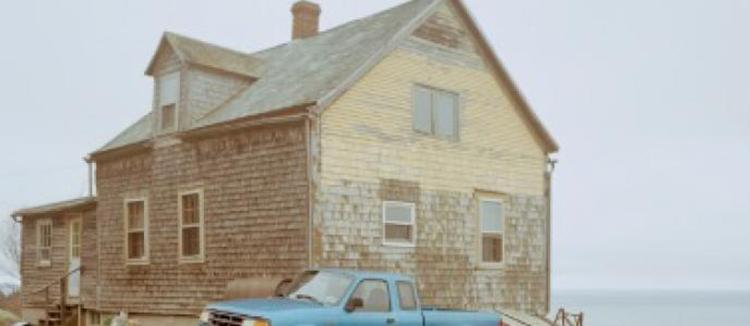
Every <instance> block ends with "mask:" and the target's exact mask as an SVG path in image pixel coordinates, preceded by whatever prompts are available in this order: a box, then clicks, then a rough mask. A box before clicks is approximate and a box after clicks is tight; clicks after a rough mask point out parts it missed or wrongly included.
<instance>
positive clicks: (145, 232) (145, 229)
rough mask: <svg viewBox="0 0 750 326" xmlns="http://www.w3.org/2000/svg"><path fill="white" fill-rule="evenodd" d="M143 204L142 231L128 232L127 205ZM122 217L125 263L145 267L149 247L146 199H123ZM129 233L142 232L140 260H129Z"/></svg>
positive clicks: (147, 260) (128, 217)
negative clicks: (123, 222)
mask: <svg viewBox="0 0 750 326" xmlns="http://www.w3.org/2000/svg"><path fill="white" fill-rule="evenodd" d="M139 202H142V203H143V229H137V230H132V231H131V230H130V216H128V205H129V204H131V203H139ZM123 216H124V217H125V218H124V220H125V250H124V253H125V261H126V262H127V264H128V265H146V264H148V263H149V260H150V254H149V252H150V246H149V214H148V198H145V197H139V198H128V199H125V201H124V205H123ZM131 232H143V257H141V258H130V237H129V235H130V233H131Z"/></svg>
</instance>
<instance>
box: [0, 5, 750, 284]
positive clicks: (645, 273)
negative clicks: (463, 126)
mask: <svg viewBox="0 0 750 326" xmlns="http://www.w3.org/2000/svg"><path fill="white" fill-rule="evenodd" d="M291 3H292V1H289V0H286V1H270V0H267V1H260V0H242V1H240V0H236V1H202V0H201V1H198V0H192V1H185V0H171V1H154V0H138V1H132V0H131V1H100V0H89V1H78V0H75V1H74V0H68V1H37V0H24V1H20V0H17V1H12V2H9V1H8V2H5V3H4V4H3V9H2V11H1V12H0V39H1V40H2V42H3V46H2V51H0V59H2V60H0V62H2V67H3V69H2V74H0V90H2V91H0V92H2V93H1V94H2V101H1V102H0V105H1V106H2V109H0V110H2V113H3V119H2V128H0V147H2V149H3V157H2V159H0V185H1V186H0V214H1V215H3V216H7V215H9V214H10V212H11V211H12V210H13V209H16V208H19V207H24V206H28V205H35V204H39V203H44V202H49V201H56V200H61V199H67V198H72V197H76V196H79V195H83V194H85V193H86V166H85V164H84V163H83V161H82V159H81V158H82V157H83V156H85V155H86V154H87V153H89V152H91V151H92V150H94V149H96V148H98V147H99V146H101V145H103V144H104V143H106V142H107V141H108V140H110V139H111V138H112V137H114V136H115V134H116V133H118V132H119V131H121V130H122V129H123V128H125V127H127V126H128V125H129V124H131V123H132V122H134V121H135V120H137V119H138V118H139V117H140V116H141V115H142V114H144V113H145V112H146V110H148V108H149V106H150V104H151V95H152V94H151V87H152V85H151V80H150V79H149V78H147V77H145V76H144V75H143V71H144V70H145V68H146V65H147V64H148V61H149V59H150V57H151V55H152V54H153V52H154V50H155V48H156V45H157V43H158V40H159V38H160V36H161V33H162V31H164V30H171V31H175V32H179V33H183V34H187V35H190V36H193V37H196V38H199V39H203V40H208V41H211V42H214V43H217V44H220V45H225V46H229V47H232V48H236V49H239V50H246V51H252V50H258V49H262V48H265V47H268V46H272V45H275V44H278V43H281V42H285V41H287V40H288V39H289V35H290V21H291V18H290V13H289V7H290V5H291ZM320 3H321V4H322V6H323V16H322V25H323V28H324V29H325V28H329V27H332V26H335V25H338V24H340V23H343V22H346V21H348V20H350V19H353V18H357V17H362V16H365V15H368V14H371V13H374V12H376V11H379V10H382V9H385V8H388V7H390V6H393V5H396V4H398V3H401V1H396V0H368V1H363V0H357V1H352V0H325V1H320ZM467 5H468V6H469V7H470V9H471V10H472V11H473V13H474V15H475V16H476V18H477V20H478V21H479V25H480V26H481V28H482V29H483V30H484V32H485V34H486V35H487V37H488V38H489V41H490V43H491V44H492V45H493V46H494V47H495V49H496V50H497V53H498V55H499V56H500V57H501V59H502V60H503V61H504V63H505V65H506V66H507V68H508V69H509V71H510V72H511V74H512V75H513V77H514V79H515V80H516V81H517V83H518V85H519V87H520V89H521V90H522V91H523V93H524V94H525V95H526V97H527V98H528V100H529V102H530V103H531V105H532V106H533V107H534V109H535V110H536V112H537V113H538V115H539V116H540V117H541V119H542V120H543V121H544V122H545V124H546V126H547V127H548V128H549V129H550V130H551V132H552V134H553V135H554V136H555V137H556V138H557V140H558V141H559V143H560V144H561V147H562V151H561V152H560V154H559V155H557V158H559V160H560V164H559V166H558V169H557V171H556V173H555V176H554V182H555V186H554V196H555V197H554V213H553V215H554V226H553V236H554V243H553V254H554V257H553V269H554V270H553V282H554V287H555V288H564V289H571V288H591V289H596V288H606V289H613V288H631V289H633V288H730V289H736V288H745V289H750V190H748V186H749V185H748V183H750V169H749V168H748V164H750V62H748V60H749V59H750V1H745V0H715V1H707V0H657V1H654V0H629V1H615V0H611V1H600V0H524V1H512V0H500V1H498V0H492V1H489V0H482V1H480V0H467Z"/></svg>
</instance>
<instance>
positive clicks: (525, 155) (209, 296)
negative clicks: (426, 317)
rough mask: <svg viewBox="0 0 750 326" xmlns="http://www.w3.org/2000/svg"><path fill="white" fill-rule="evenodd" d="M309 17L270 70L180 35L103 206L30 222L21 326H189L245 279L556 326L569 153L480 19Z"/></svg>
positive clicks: (120, 141) (37, 212) (101, 187)
mask: <svg viewBox="0 0 750 326" xmlns="http://www.w3.org/2000/svg"><path fill="white" fill-rule="evenodd" d="M292 12H293V24H294V25H293V26H294V28H293V40H292V41H291V42H289V43H286V44H282V45H279V46H276V47H273V48H270V49H267V50H263V51H260V52H256V53H242V52H238V51H234V50H230V49H226V48H222V47H219V46H216V45H212V44H209V43H205V42H202V41H197V40H194V39H191V38H188V37H184V36H180V35H177V34H174V33H165V34H164V36H163V38H162V40H161V42H160V44H159V45H158V47H157V49H156V52H155V54H154V56H153V58H152V59H151V61H150V63H149V65H148V68H147V70H146V74H147V75H148V76H150V77H152V78H153V81H154V96H153V107H152V109H151V110H149V111H148V112H147V113H146V114H145V115H144V116H143V118H142V119H140V120H139V121H137V122H136V123H135V124H133V125H132V126H130V127H129V128H127V129H126V130H124V131H122V132H121V133H120V134H119V135H117V136H116V137H115V138H114V139H113V140H112V141H110V142H109V143H107V144H106V145H104V146H103V147H101V148H100V149H98V150H96V151H94V152H93V153H91V154H90V156H89V159H88V160H89V161H90V163H91V164H92V165H95V171H96V172H95V183H96V189H97V191H96V195H95V196H92V197H86V198H79V199H74V200H71V201H66V202H61V203H54V204H49V205H44V206H40V207H35V208H29V209H22V210H19V211H17V212H15V213H14V214H13V215H14V217H15V218H17V219H18V220H21V221H22V223H23V262H22V278H23V281H22V282H23V303H24V310H23V314H24V318H26V319H29V320H38V319H44V318H46V317H45V316H46V315H47V314H49V311H48V307H49V303H50V301H53V302H59V301H61V300H64V303H65V304H66V305H71V306H73V307H74V308H75V309H77V310H78V312H79V313H81V314H82V316H85V318H82V319H84V321H86V322H95V321H96V320H97V319H98V318H100V316H103V315H111V314H114V313H117V312H120V311H125V312H128V313H129V314H130V316H131V317H134V318H136V319H138V320H139V321H141V323H142V324H144V325H167V324H168V325H192V324H193V322H194V320H195V318H196V316H197V315H198V314H199V313H200V310H201V308H202V307H203V306H204V305H205V304H206V303H207V302H211V301H214V300H217V299H220V298H221V297H222V293H223V291H224V289H225V287H226V285H227V283H228V282H230V281H232V280H235V279H241V278H249V277H257V276H274V277H277V276H283V277H287V276H291V275H294V274H296V273H298V272H300V271H301V270H304V269H306V268H315V267H344V268H356V269H367V270H387V271H397V272H403V273H408V274H412V275H415V276H416V277H417V278H418V280H419V281H420V291H421V295H422V297H423V298H424V300H425V301H426V302H424V303H425V304H428V305H440V306H446V307H454V308H476V309H480V308H481V309H500V308H503V307H505V308H512V309H516V310H522V311H526V312H529V313H537V314H546V313H547V312H548V310H549V294H550V289H549V286H550V285H549V284H550V279H549V276H550V266H549V249H550V248H549V246H550V244H549V225H550V210H549V200H550V197H549V187H550V173H549V168H548V164H549V162H550V155H551V154H553V153H555V152H556V151H557V150H558V147H557V145H556V143H555V141H554V140H553V138H552V137H551V136H550V135H549V133H548V132H547V131H546V130H545V128H544V127H543V126H542V124H541V123H540V121H539V120H538V119H537V118H536V116H535V115H534V113H533V112H532V111H531V109H530V108H529V106H528V105H527V104H526V102H525V101H524V98H523V97H522V95H521V94H520V92H519V91H518V89H517V88H516V86H515V85H514V84H513V82H512V80H511V78H510V77H509V75H508V74H507V72H506V70H505V69H504V68H503V66H502V65H501V63H500V62H499V61H498V59H497V58H496V56H495V54H494V53H493V50H492V49H491V47H490V46H489V45H488V44H487V41H486V40H485V39H484V38H483V36H482V34H481V32H480V30H479V28H478V27H477V25H476V23H475V22H474V20H473V19H472V18H471V16H470V14H469V13H468V12H467V9H466V7H465V5H464V4H463V3H462V2H461V1H460V0H413V1H409V2H406V3H404V4H402V5H400V6H398V7H395V8H392V9H389V10H386V11H384V12H381V13H377V14H375V15H372V16H370V17H366V18H363V19H359V20H355V21H352V22H350V23H347V24H344V25H341V26H339V27H336V28H333V29H331V30H328V31H325V32H318V19H319V15H320V13H321V10H320V7H319V6H318V5H316V4H313V3H310V2H307V1H300V2H297V3H296V4H294V6H293V9H292ZM55 300H57V301H55ZM55 313H59V311H58V312H55ZM69 313H71V314H72V313H74V312H73V311H70V312H69Z"/></svg>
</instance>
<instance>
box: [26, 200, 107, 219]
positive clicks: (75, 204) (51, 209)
mask: <svg viewBox="0 0 750 326" xmlns="http://www.w3.org/2000/svg"><path fill="white" fill-rule="evenodd" d="M94 205H96V197H80V198H75V199H70V200H66V201H61V202H56V203H50V204H44V205H40V206H36V207H28V208H23V209H19V210H17V211H15V212H13V214H11V216H12V217H13V218H19V217H23V216H29V215H42V214H50V213H59V212H64V211H68V210H74V209H80V208H87V207H89V206H92V207H93V206H94Z"/></svg>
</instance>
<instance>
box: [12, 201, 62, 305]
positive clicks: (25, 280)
mask: <svg viewBox="0 0 750 326" xmlns="http://www.w3.org/2000/svg"><path fill="white" fill-rule="evenodd" d="M40 219H51V220H52V252H51V254H50V255H51V259H50V262H51V264H50V266H41V265H39V259H37V234H36V222H37V221H38V220H40ZM67 226H68V225H67V223H66V220H65V219H64V218H63V216H61V215H60V214H57V215H47V216H35V217H25V218H24V219H23V229H22V231H21V232H22V234H21V238H22V241H21V242H22V244H21V246H22V248H21V249H22V255H23V256H22V258H21V293H22V295H23V306H24V308H30V307H43V306H44V304H43V301H44V293H37V294H35V293H34V292H37V291H39V290H41V289H42V288H44V287H46V286H47V285H49V284H50V283H52V282H54V281H55V280H56V279H58V278H60V277H61V276H63V275H65V273H66V272H67V269H68V256H67V253H68V228H67ZM59 296H60V288H59V286H53V287H51V288H50V298H58V297H59Z"/></svg>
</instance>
